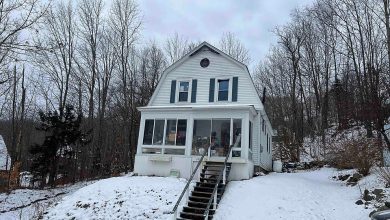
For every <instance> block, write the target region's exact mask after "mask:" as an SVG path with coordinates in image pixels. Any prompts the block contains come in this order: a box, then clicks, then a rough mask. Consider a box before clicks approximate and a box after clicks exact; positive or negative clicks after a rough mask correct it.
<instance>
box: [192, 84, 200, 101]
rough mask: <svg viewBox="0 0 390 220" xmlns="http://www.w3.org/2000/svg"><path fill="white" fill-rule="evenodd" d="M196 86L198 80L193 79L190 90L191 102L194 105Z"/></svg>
mask: <svg viewBox="0 0 390 220" xmlns="http://www.w3.org/2000/svg"><path fill="white" fill-rule="evenodd" d="M197 86H198V80H197V79H193V80H192V89H191V102H192V103H195V102H196V89H197V88H196V87H197Z"/></svg>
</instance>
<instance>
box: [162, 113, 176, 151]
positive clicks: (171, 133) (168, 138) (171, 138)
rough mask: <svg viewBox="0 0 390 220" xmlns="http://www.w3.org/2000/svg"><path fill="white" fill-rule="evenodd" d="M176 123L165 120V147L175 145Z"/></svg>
mask: <svg viewBox="0 0 390 220" xmlns="http://www.w3.org/2000/svg"><path fill="white" fill-rule="evenodd" d="M176 123H177V120H176V119H174V120H170V119H168V120H167V129H166V132H165V134H166V135H165V144H166V145H175V143H176Z"/></svg>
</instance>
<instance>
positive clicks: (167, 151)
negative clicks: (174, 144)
mask: <svg viewBox="0 0 390 220" xmlns="http://www.w3.org/2000/svg"><path fill="white" fill-rule="evenodd" d="M184 152H185V149H169V148H168V149H165V150H164V154H174V155H184Z"/></svg>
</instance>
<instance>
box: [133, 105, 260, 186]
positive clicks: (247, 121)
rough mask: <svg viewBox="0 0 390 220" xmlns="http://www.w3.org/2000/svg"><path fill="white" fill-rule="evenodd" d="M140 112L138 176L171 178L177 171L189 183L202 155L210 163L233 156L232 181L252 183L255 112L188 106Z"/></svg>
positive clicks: (240, 109)
mask: <svg viewBox="0 0 390 220" xmlns="http://www.w3.org/2000/svg"><path fill="white" fill-rule="evenodd" d="M227 108H228V109H227ZM222 109H223V111H222ZM140 110H141V111H142V118H141V126H140V129H141V132H140V135H139V140H138V149H137V155H136V163H135V172H138V173H140V174H141V175H142V174H145V175H161V176H168V175H170V173H171V172H172V171H177V172H178V173H180V176H181V177H184V178H188V177H189V173H190V172H191V171H192V169H193V166H194V164H195V163H196V162H197V161H198V159H199V158H200V156H201V155H202V154H205V155H206V160H207V161H222V160H224V159H225V156H226V155H227V154H228V153H229V162H231V163H232V164H233V165H232V178H233V179H247V178H250V177H251V174H252V173H253V162H252V145H253V141H252V140H253V121H254V118H255V117H256V115H257V114H256V111H255V110H254V109H253V107H252V106H247V105H241V106H239V105H234V106H228V107H227V106H223V107H222V106H213V108H210V107H206V106H205V107H185V106H183V107H180V108H179V109H178V108H177V107H176V108H175V109H174V110H173V109H169V108H168V107H148V108H140ZM232 145H233V148H232V150H231V152H228V150H229V147H230V146H232ZM235 172H237V174H238V175H235V174H234V173H235ZM239 173H242V175H241V174H239Z"/></svg>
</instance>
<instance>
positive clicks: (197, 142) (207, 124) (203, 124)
mask: <svg viewBox="0 0 390 220" xmlns="http://www.w3.org/2000/svg"><path fill="white" fill-rule="evenodd" d="M210 133H211V120H194V132H193V138H192V155H202V153H203V152H204V151H206V150H207V148H208V147H209V146H210Z"/></svg>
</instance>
